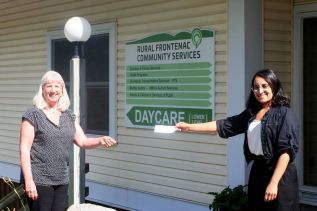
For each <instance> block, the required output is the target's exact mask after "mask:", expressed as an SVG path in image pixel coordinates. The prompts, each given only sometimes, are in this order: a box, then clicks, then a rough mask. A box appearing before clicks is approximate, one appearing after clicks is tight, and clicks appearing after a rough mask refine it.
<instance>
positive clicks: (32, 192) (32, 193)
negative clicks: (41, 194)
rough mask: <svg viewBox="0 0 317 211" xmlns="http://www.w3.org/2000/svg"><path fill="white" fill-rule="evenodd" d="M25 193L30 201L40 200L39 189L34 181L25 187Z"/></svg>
mask: <svg viewBox="0 0 317 211" xmlns="http://www.w3.org/2000/svg"><path fill="white" fill-rule="evenodd" d="M24 191H25V193H26V195H27V197H29V198H30V199H32V200H33V201H34V200H36V199H37V198H38V194H37V189H36V186H35V184H34V182H33V181H31V182H28V183H26V184H25V185H24Z"/></svg>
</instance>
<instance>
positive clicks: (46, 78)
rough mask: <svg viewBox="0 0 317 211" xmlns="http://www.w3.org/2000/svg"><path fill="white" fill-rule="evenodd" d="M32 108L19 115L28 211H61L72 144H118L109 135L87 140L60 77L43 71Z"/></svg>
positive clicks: (63, 204)
mask: <svg viewBox="0 0 317 211" xmlns="http://www.w3.org/2000/svg"><path fill="white" fill-rule="evenodd" d="M33 105H34V106H33V107H32V108H30V109H28V110H27V111H26V112H25V113H24V114H23V116H22V123H21V130H20V157H21V167H22V174H23V175H22V176H23V177H22V183H24V189H25V192H26V195H27V197H28V201H29V207H30V210H31V211H52V210H53V211H64V210H65V209H66V208H67V190H68V183H69V178H68V177H69V176H68V159H69V150H70V147H71V144H72V143H73V142H74V143H75V144H76V145H78V146H79V147H82V148H95V147H98V146H100V145H103V146H104V147H106V148H108V147H111V146H113V145H115V144H117V142H116V140H114V139H113V138H111V137H109V136H102V137H97V138H87V136H86V135H85V134H84V132H83V129H82V128H81V126H80V125H79V123H78V121H76V117H75V115H74V114H73V112H72V111H71V110H69V109H68V107H69V105H70V101H69V97H68V95H67V91H66V87H65V83H64V80H63V78H62V76H61V75H60V74H59V73H58V72H55V71H48V72H46V73H45V74H44V75H43V77H42V80H41V84H40V87H39V90H38V92H37V94H36V95H35V96H34V99H33Z"/></svg>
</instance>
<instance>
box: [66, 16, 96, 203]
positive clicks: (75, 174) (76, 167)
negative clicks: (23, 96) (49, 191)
mask: <svg viewBox="0 0 317 211" xmlns="http://www.w3.org/2000/svg"><path fill="white" fill-rule="evenodd" d="M64 34H65V36H66V38H67V40H68V41H70V42H72V43H73V45H74V55H73V57H72V59H71V62H70V66H71V73H70V75H71V77H70V78H71V87H70V96H71V102H72V110H73V112H74V114H75V115H76V117H77V120H78V121H81V126H82V127H83V129H84V131H85V129H86V121H85V119H86V118H84V121H83V118H82V117H81V114H80V113H81V112H80V111H81V109H83V108H86V106H85V105H84V103H86V90H85V88H84V87H85V86H82V87H83V88H82V89H81V88H80V84H82V85H83V84H84V83H85V81H86V80H85V78H84V77H85V75H86V74H85V72H84V71H85V60H84V59H83V58H81V57H82V53H83V43H84V42H85V41H87V40H88V39H89V37H90V35H91V27H90V24H89V22H88V21H87V20H86V19H85V18H83V17H72V18H70V19H69V20H68V21H67V22H66V24H65V27H64ZM80 72H82V73H83V74H82V77H80ZM80 100H82V101H80ZM83 105H84V106H83ZM84 165H85V151H84V150H83V149H81V148H79V147H78V146H77V145H75V144H73V149H72V152H71V153H70V185H69V200H68V202H69V204H80V203H83V202H84V200H85V170H84Z"/></svg>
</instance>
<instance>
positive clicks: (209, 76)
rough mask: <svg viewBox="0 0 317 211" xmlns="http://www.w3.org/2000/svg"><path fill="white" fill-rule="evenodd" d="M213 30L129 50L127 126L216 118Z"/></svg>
mask: <svg viewBox="0 0 317 211" xmlns="http://www.w3.org/2000/svg"><path fill="white" fill-rule="evenodd" d="M214 43H215V41H214V31H213V30H207V29H199V28H196V29H194V30H192V31H190V32H187V31H182V32H179V33H177V34H175V35H171V34H167V33H159V34H155V35H152V36H149V37H145V38H143V39H139V40H134V41H130V42H127V43H126V45H125V68H126V72H125V74H126V75H125V76H126V104H125V115H126V116H125V126H126V127H139V128H153V126H154V125H175V124H176V123H177V122H179V121H185V122H190V123H201V122H207V121H210V120H212V119H213V118H214V93H215V89H214V84H215V81H214V60H215V58H214V51H215V44H214Z"/></svg>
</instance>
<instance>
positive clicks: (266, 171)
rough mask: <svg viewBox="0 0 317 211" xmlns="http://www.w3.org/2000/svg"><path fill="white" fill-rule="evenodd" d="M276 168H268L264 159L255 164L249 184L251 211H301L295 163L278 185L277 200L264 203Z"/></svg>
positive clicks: (289, 166) (288, 168) (290, 165)
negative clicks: (267, 188) (266, 191)
mask: <svg viewBox="0 0 317 211" xmlns="http://www.w3.org/2000/svg"><path fill="white" fill-rule="evenodd" d="M273 172H274V168H268V166H267V164H266V162H265V161H264V159H261V158H260V159H256V160H255V161H254V162H253V165H252V168H251V172H250V177H249V184H248V197H249V209H248V210H249V211H299V198H298V179H297V171H296V166H295V164H294V163H290V164H289V165H288V167H287V169H286V171H285V173H284V175H283V176H282V178H281V180H280V182H279V184H278V193H277V198H276V199H275V200H273V201H272V202H265V201H264V194H265V190H266V187H267V185H268V184H269V182H270V180H271V177H272V175H273Z"/></svg>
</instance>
